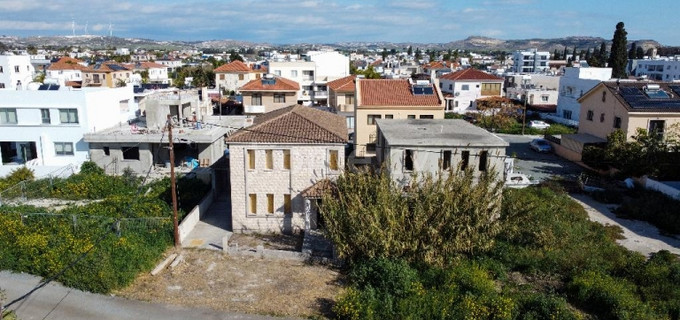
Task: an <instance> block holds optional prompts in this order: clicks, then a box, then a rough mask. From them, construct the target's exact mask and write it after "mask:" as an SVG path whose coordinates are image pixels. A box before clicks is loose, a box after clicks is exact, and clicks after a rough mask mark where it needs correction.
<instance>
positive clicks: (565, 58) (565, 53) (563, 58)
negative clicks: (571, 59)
mask: <svg viewBox="0 0 680 320" xmlns="http://www.w3.org/2000/svg"><path fill="white" fill-rule="evenodd" d="M567 52H569V51H567V46H564V52H563V53H562V60H567Z"/></svg>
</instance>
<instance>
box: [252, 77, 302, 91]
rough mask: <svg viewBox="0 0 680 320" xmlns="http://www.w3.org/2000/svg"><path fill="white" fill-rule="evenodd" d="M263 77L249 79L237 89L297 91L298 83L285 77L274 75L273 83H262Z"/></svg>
mask: <svg viewBox="0 0 680 320" xmlns="http://www.w3.org/2000/svg"><path fill="white" fill-rule="evenodd" d="M262 80H265V79H264V78H262V79H255V80H250V81H249V82H248V83H246V84H244V85H243V86H241V87H240V88H239V91H298V90H300V85H299V84H298V83H297V82H295V81H293V80H288V79H286V78H281V77H276V76H275V77H274V80H275V82H274V84H263V81H262Z"/></svg>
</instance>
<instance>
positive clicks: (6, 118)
mask: <svg viewBox="0 0 680 320" xmlns="http://www.w3.org/2000/svg"><path fill="white" fill-rule="evenodd" d="M16 123H17V109H14V108H0V124H16Z"/></svg>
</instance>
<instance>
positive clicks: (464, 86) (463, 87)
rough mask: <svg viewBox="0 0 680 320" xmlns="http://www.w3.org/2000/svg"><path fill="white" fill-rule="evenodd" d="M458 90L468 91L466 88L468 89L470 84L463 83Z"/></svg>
mask: <svg viewBox="0 0 680 320" xmlns="http://www.w3.org/2000/svg"><path fill="white" fill-rule="evenodd" d="M460 90H464V91H468V90H470V85H468V84H464V85H462V86H461V87H460Z"/></svg>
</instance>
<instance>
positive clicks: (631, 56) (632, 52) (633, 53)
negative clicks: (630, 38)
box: [628, 42, 637, 59]
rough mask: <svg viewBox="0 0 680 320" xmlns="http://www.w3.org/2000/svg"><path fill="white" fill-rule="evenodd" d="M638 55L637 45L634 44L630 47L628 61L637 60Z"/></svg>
mask: <svg viewBox="0 0 680 320" xmlns="http://www.w3.org/2000/svg"><path fill="white" fill-rule="evenodd" d="M636 54H637V44H635V42H633V44H631V45H630V50H629V51H628V59H635V58H636Z"/></svg>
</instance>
